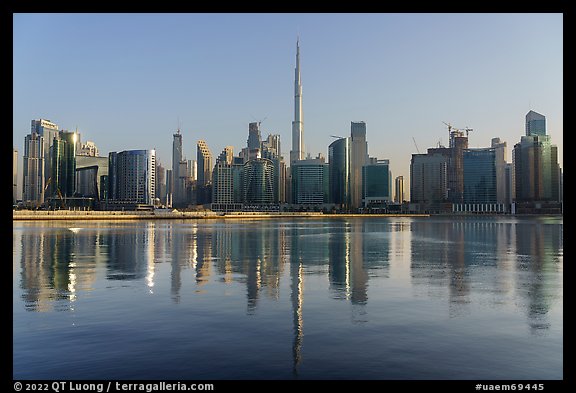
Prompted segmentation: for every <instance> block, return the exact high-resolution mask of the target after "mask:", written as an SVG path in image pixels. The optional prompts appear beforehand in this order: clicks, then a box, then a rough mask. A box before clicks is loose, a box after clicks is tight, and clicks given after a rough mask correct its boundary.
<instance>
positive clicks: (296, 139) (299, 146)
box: [290, 38, 304, 163]
mask: <svg viewBox="0 0 576 393" xmlns="http://www.w3.org/2000/svg"><path fill="white" fill-rule="evenodd" d="M303 159H304V119H303V115H302V81H301V80H300V38H298V40H297V41H296V69H295V76H294V121H293V122H292V150H291V151H290V163H292V162H294V161H299V160H303Z"/></svg>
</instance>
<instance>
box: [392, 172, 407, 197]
mask: <svg viewBox="0 0 576 393" xmlns="http://www.w3.org/2000/svg"><path fill="white" fill-rule="evenodd" d="M404 198H405V196H404V176H396V190H395V193H394V202H396V203H402V202H404Z"/></svg>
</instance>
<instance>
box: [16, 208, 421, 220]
mask: <svg viewBox="0 0 576 393" xmlns="http://www.w3.org/2000/svg"><path fill="white" fill-rule="evenodd" d="M428 216H429V215H428V214H324V213H322V212H229V213H219V212H213V211H199V212H180V211H158V210H156V211H94V210H86V211H78V210H76V211H75V210H55V211H50V210H14V211H12V219H13V220H14V221H26V220H106V221H109V220H153V219H222V218H225V219H252V218H254V219H256V218H258V219H260V218H297V217H306V218H330V217H336V218H344V217H428Z"/></svg>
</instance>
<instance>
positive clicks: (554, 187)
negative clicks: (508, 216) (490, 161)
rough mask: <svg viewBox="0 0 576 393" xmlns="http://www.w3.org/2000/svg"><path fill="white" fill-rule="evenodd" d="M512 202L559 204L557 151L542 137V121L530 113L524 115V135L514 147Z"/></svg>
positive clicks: (546, 136)
mask: <svg viewBox="0 0 576 393" xmlns="http://www.w3.org/2000/svg"><path fill="white" fill-rule="evenodd" d="M512 162H513V165H514V183H515V190H514V191H515V198H516V199H515V200H516V201H518V202H536V201H549V202H558V201H560V175H559V173H560V166H559V165H558V148H557V147H556V145H553V144H552V140H551V138H550V135H546V118H545V117H544V116H543V115H541V114H539V113H536V112H534V111H530V112H528V113H527V114H526V135H525V136H522V137H521V138H520V142H519V143H517V144H515V145H514V150H513V151H512Z"/></svg>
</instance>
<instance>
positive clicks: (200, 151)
mask: <svg viewBox="0 0 576 393" xmlns="http://www.w3.org/2000/svg"><path fill="white" fill-rule="evenodd" d="M196 148H197V149H196V150H197V156H196V162H197V165H198V167H197V168H198V169H197V171H198V173H197V180H198V182H197V183H198V185H199V186H205V185H207V184H209V183H210V182H211V181H212V153H210V149H208V145H207V144H206V141H204V140H199V141H198V143H197V145H196Z"/></svg>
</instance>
